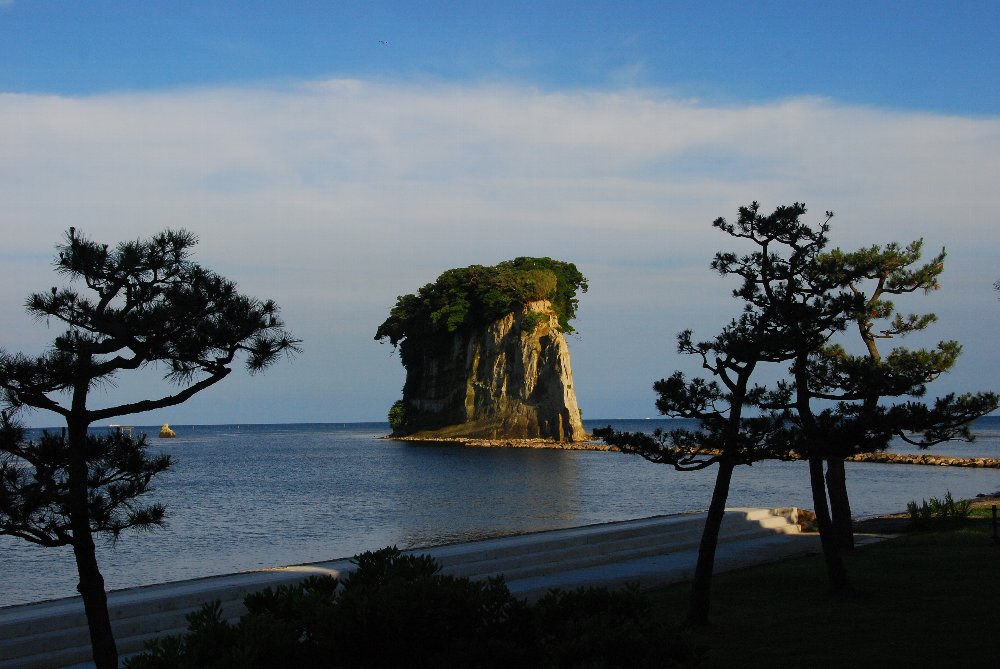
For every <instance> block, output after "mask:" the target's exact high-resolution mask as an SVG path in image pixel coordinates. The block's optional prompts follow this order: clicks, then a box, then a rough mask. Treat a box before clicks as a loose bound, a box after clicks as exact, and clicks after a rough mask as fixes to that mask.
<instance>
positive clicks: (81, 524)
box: [69, 424, 118, 669]
mask: <svg viewBox="0 0 1000 669" xmlns="http://www.w3.org/2000/svg"><path fill="white" fill-rule="evenodd" d="M86 443H87V425H86V424H83V425H70V428H69V457H70V466H69V488H70V520H71V523H72V527H73V555H74V557H75V558H76V568H77V572H78V574H79V576H80V582H79V584H78V585H77V590H78V591H79V592H80V597H81V598H82V599H83V608H84V611H86V614H87V625H88V627H89V628H90V644H91V649H92V652H93V656H94V664H95V665H96V666H97V669H117V667H118V648H117V646H116V645H115V637H114V634H113V633H112V631H111V616H110V615H109V613H108V596H107V593H105V591H104V576H102V575H101V570H100V568H98V566H97V547H96V546H95V545H94V536H93V533H92V532H91V529H90V508H89V505H88V504H87V459H86Z"/></svg>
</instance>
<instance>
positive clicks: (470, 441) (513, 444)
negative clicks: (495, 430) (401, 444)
mask: <svg viewBox="0 0 1000 669" xmlns="http://www.w3.org/2000/svg"><path fill="white" fill-rule="evenodd" d="M383 439H390V440H393V441H412V442H418V443H428V444H440V443H446V444H461V445H462V446H469V447H472V448H551V449H555V450H560V451H614V450H618V449H616V448H612V447H611V446H608V445H607V444H602V443H600V442H597V441H556V440H554V439H480V438H478V437H433V436H425V435H410V436H402V437H395V436H392V435H390V436H387V437H383Z"/></svg>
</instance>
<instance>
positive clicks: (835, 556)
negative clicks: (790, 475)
mask: <svg viewBox="0 0 1000 669" xmlns="http://www.w3.org/2000/svg"><path fill="white" fill-rule="evenodd" d="M809 483H810V485H811V486H812V496H813V506H815V507H816V509H815V511H816V524H817V526H818V527H819V539H820V544H821V545H822V548H823V559H824V561H825V562H826V573H827V577H828V578H829V579H830V589H831V590H832V591H833V592H835V593H840V592H846V591H848V590H849V589H850V584H849V583H848V580H847V569H846V568H845V567H844V560H843V558H842V557H841V554H840V547H839V546H838V545H837V537H836V536H835V535H834V530H833V522H832V521H831V520H830V509H829V506H828V505H827V502H826V484H825V482H824V480H823V459H822V458H819V457H815V456H813V457H810V458H809Z"/></svg>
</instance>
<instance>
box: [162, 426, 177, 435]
mask: <svg viewBox="0 0 1000 669" xmlns="http://www.w3.org/2000/svg"><path fill="white" fill-rule="evenodd" d="M160 436H161V437H176V436H177V433H176V432H174V431H173V430H171V429H170V425H168V424H167V423H164V424H163V427H161V428H160Z"/></svg>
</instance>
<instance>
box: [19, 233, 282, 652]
mask: <svg viewBox="0 0 1000 669" xmlns="http://www.w3.org/2000/svg"><path fill="white" fill-rule="evenodd" d="M196 243H197V239H196V238H195V236H194V235H193V234H191V233H189V232H187V231H184V230H177V231H172V230H167V231H165V232H162V233H160V234H157V235H155V236H154V237H152V238H150V239H147V240H138V241H130V242H122V243H120V244H118V245H117V246H116V247H114V248H113V249H112V248H109V247H108V245H106V244H97V243H95V242H92V241H90V240H88V239H87V238H85V237H83V236H82V235H80V234H78V233H77V231H76V230H75V229H74V228H70V229H69V231H68V233H67V235H66V239H65V241H64V243H62V244H60V245H58V246H57V250H58V252H59V255H58V259H57V260H56V263H55V268H56V271H57V272H58V273H59V274H61V275H63V276H65V277H67V278H68V279H69V280H70V281H71V282H72V281H74V280H79V281H82V282H83V284H84V286H85V287H86V289H87V292H86V294H83V293H80V292H78V291H77V290H75V289H73V288H61V289H60V288H52V290H51V291H48V292H43V293H36V294H33V295H31V296H30V297H29V298H28V300H27V303H26V307H27V310H28V313H29V314H30V315H32V316H33V317H35V318H36V319H38V320H44V321H46V322H51V321H53V320H55V321H61V322H62V323H64V324H65V326H66V327H67V329H66V331H65V332H64V333H63V334H61V335H59V336H57V337H56V338H55V340H54V341H53V343H52V345H51V347H50V348H49V349H48V350H47V351H46V352H45V353H43V354H41V355H38V356H33V357H32V356H26V355H23V354H10V353H8V352H6V351H0V389H2V391H3V401H4V407H5V411H4V418H3V426H2V428H3V444H2V445H3V448H2V452H3V454H4V455H3V460H2V470H0V472H2V479H0V496H2V497H0V502H2V504H0V531H2V532H3V533H4V534H11V535H14V536H18V537H21V538H24V539H26V540H28V541H34V542H35V543H39V544H41V545H46V546H51V545H67V544H68V545H70V546H72V548H73V554H74V557H75V560H76V565H77V570H78V572H79V576H80V581H79V585H78V590H79V592H80V595H81V597H82V599H83V603H84V608H85V610H86V614H87V621H88V625H89V627H90V637H91V643H92V646H93V653H94V661H95V663H96V665H97V666H98V667H100V668H102V669H103V668H111V667H116V666H117V664H118V654H117V649H116V646H115V641H114V637H113V635H112V632H111V624H110V618H109V615H108V609H107V596H106V593H105V590H104V578H103V576H102V574H101V572H100V569H99V567H98V562H97V556H96V548H95V543H94V534H95V533H111V534H112V535H113V536H114V537H117V536H118V535H120V534H121V532H122V531H125V530H127V529H143V528H148V527H152V526H155V525H157V524H159V523H161V522H162V519H163V509H162V507H159V506H157V505H150V506H141V505H138V504H137V503H136V502H135V501H134V500H135V498H137V497H139V496H140V495H142V494H144V493H145V492H147V491H148V490H149V489H150V488H149V484H150V480H151V479H152V477H153V476H154V475H155V474H156V473H158V472H160V471H163V470H164V469H166V468H167V467H168V466H169V459H168V458H164V457H150V456H148V455H147V454H146V452H145V446H146V444H145V439H144V438H139V439H133V438H132V437H131V436H130V435H108V436H105V437H95V436H93V435H90V434H88V428H89V427H90V425H91V424H93V423H94V422H95V421H101V420H107V419H109V418H112V417H115V416H121V415H126V414H133V413H139V412H144V411H150V410H154V409H161V408H164V407H169V406H173V405H177V404H180V403H182V402H184V401H186V400H187V399H189V398H191V397H192V396H194V395H195V394H197V393H198V392H200V391H202V390H205V389H206V388H209V387H210V386H212V385H214V384H216V383H218V382H219V381H221V380H222V379H224V378H226V377H227V376H228V375H229V374H230V372H231V371H232V369H233V365H234V363H235V362H236V361H237V358H243V359H245V365H246V368H247V369H248V370H249V371H250V372H251V373H255V372H259V371H261V370H263V369H265V368H266V367H268V366H269V365H271V364H272V363H274V362H276V361H277V360H278V359H279V358H280V357H281V356H282V355H283V354H291V353H293V352H295V351H297V350H298V343H299V342H298V341H297V340H296V339H294V338H293V337H292V336H291V335H290V334H289V333H288V332H287V331H286V330H285V328H284V324H283V323H282V321H281V319H280V317H279V311H278V307H277V306H276V305H275V304H274V303H273V302H271V301H259V300H256V299H254V298H250V297H246V296H243V295H241V294H240V293H239V292H237V290H236V285H235V284H234V283H233V282H231V281H227V280H225V279H223V278H222V277H220V276H218V275H216V274H214V273H213V272H211V271H208V270H206V269H204V268H202V267H201V266H199V265H198V264H196V263H194V262H192V261H191V260H190V258H189V254H190V249H191V248H192V247H193V246H194V245H195V244H196ZM157 365H163V366H165V368H166V374H165V379H167V380H169V381H170V382H172V384H173V389H172V390H169V391H168V392H167V393H165V394H162V395H159V396H153V397H144V398H139V399H136V400H134V401H129V402H126V403H124V404H118V405H114V406H105V407H97V408H95V407H94V406H92V403H91V399H92V398H91V390H93V389H94V388H95V387H98V386H100V385H101V384H109V383H113V381H114V379H115V378H116V376H117V375H118V374H119V373H120V372H127V371H131V370H138V369H142V368H146V367H149V366H157ZM22 408H34V409H44V410H47V411H52V412H54V413H56V414H58V415H59V416H61V417H62V418H63V420H64V421H65V423H66V430H65V432H64V433H63V434H62V435H59V436H56V435H50V434H47V435H44V436H43V437H42V438H41V439H40V440H39V441H38V442H29V443H26V442H24V440H23V435H22V434H21V433H20V431H19V428H18V427H17V426H16V425H15V424H13V422H12V421H11V420H10V419H9V416H10V414H11V413H12V412H14V411H17V410H19V409H22Z"/></svg>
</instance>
